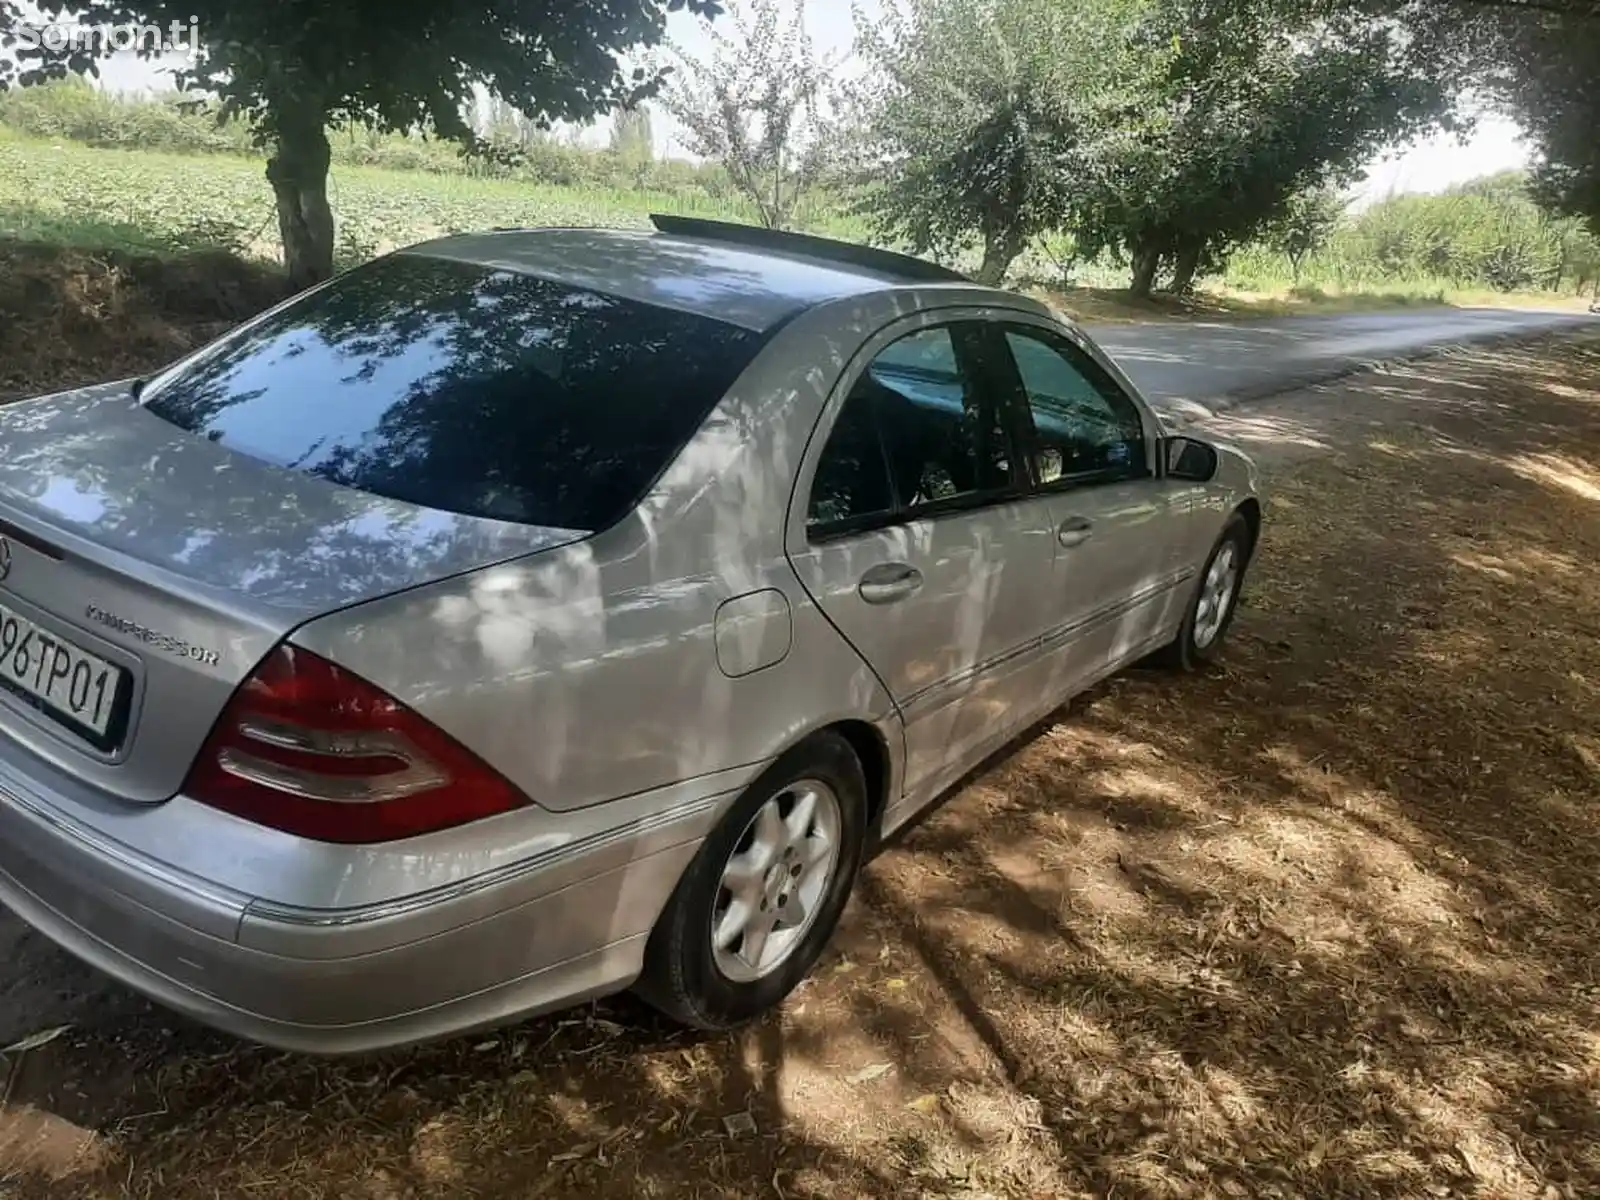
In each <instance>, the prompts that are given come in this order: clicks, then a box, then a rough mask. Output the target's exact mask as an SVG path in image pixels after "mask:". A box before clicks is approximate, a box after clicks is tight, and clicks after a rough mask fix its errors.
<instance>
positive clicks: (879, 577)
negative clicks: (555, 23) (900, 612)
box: [856, 562, 922, 604]
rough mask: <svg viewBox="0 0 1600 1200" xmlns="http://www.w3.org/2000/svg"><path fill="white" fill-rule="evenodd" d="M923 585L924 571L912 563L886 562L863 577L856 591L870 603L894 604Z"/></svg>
mask: <svg viewBox="0 0 1600 1200" xmlns="http://www.w3.org/2000/svg"><path fill="white" fill-rule="evenodd" d="M921 586H922V572H921V571H919V570H917V569H916V568H915V567H913V566H912V565H911V564H910V563H899V562H896V563H884V564H882V565H881V566H876V567H873V568H872V569H871V570H870V571H868V572H867V573H866V574H865V575H863V576H862V577H861V582H860V583H859V584H857V585H856V591H857V592H859V593H860V595H861V598H862V599H863V600H865V601H866V602H867V603H868V604H893V603H894V602H895V601H896V600H904V599H905V598H906V597H907V596H909V595H911V594H912V593H913V592H915V591H916V590H917V589H918V588H920V587H921Z"/></svg>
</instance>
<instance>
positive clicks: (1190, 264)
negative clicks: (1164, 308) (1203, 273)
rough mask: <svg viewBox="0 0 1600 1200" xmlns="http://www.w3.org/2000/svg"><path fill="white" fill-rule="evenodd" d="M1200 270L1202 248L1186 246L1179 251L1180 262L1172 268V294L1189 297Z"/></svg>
mask: <svg viewBox="0 0 1600 1200" xmlns="http://www.w3.org/2000/svg"><path fill="white" fill-rule="evenodd" d="M1199 270H1200V248H1199V247H1198V246H1185V247H1184V248H1183V249H1181V250H1179V251H1178V261H1177V263H1176V264H1174V266H1173V268H1172V292H1173V294H1174V295H1176V296H1187V295H1188V294H1189V293H1190V291H1192V290H1193V289H1194V277H1195V273H1196V272H1197V271H1199Z"/></svg>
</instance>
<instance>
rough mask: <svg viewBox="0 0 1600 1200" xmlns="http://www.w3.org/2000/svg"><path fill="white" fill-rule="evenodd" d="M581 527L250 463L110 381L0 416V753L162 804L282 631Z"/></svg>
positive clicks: (546, 543)
mask: <svg viewBox="0 0 1600 1200" xmlns="http://www.w3.org/2000/svg"><path fill="white" fill-rule="evenodd" d="M582 536H583V534H582V533H579V532H574V531H571V530H559V529H550V528H545V527H540V526H531V525H519V524H512V523H508V522H501V521H496V520H492V519H487V518H481V517H471V516H461V515H457V514H455V513H449V512H442V511H439V510H436V509H431V508H425V507H421V506H418V505H414V504H409V503H405V502H403V501H399V500H391V499H386V498H384V497H381V496H377V495H373V494H369V493H366V492H362V491H358V490H356V489H354V488H350V487H343V486H340V485H338V484H334V483H330V482H327V481H325V480H322V479H319V478H316V477H315V476H312V475H309V474H305V473H302V472H300V471H297V470H295V469H293V468H292V467H288V468H285V467H277V466H273V465H270V464H268V463H264V462H261V461H258V460H256V459H253V458H250V457H247V456H245V455H243V454H239V453H235V452H233V451H231V450H228V449H227V448H226V447H225V446H223V445H219V444H217V443H216V442H215V441H213V440H209V439H207V438H206V437H203V436H198V435H196V434H193V433H188V432H185V431H184V430H182V429H179V428H178V427H176V426H174V425H171V424H169V423H167V422H166V421H164V420H162V419H161V418H160V417H158V416H156V415H155V414H154V413H152V412H149V411H148V410H146V409H145V408H143V407H141V406H140V405H139V404H138V403H136V402H135V401H134V399H133V397H132V395H131V393H130V390H129V388H128V386H127V385H126V384H112V385H106V386H102V387H96V388H89V389H85V390H83V391H78V392H70V393H65V394H63V395H59V396H53V397H46V398H43V399H39V400H32V401H25V402H21V403H15V404H10V405H6V406H4V407H0V539H4V542H5V546H4V548H3V549H4V551H5V552H0V637H5V636H8V635H7V634H6V633H5V632H4V630H5V629H7V628H9V630H10V633H9V636H10V637H11V639H12V648H11V650H10V654H11V658H10V659H9V661H10V664H11V666H12V667H13V668H16V667H18V666H19V664H20V665H22V666H23V667H24V668H25V669H24V670H23V671H22V675H23V678H22V679H21V681H19V680H18V678H17V677H16V676H17V671H16V670H15V669H13V670H12V671H11V672H10V674H6V673H5V672H4V670H3V669H0V677H3V680H4V684H5V686H0V754H5V752H6V743H7V742H16V743H20V744H21V745H23V746H24V747H26V748H27V749H28V750H30V751H32V752H33V753H35V754H37V755H39V756H40V757H42V758H44V759H46V760H48V761H50V762H52V763H53V764H55V765H56V766H58V767H60V768H62V769H64V770H68V771H70V772H71V773H73V774H75V775H78V776H80V777H82V778H85V779H88V780H90V781H92V782H93V783H95V784H96V785H98V786H100V787H102V788H104V789H106V790H107V791H110V792H113V793H115V794H116V795H118V796H121V797H123V798H125V799H127V800H132V801H141V802H154V801H159V800H163V799H166V798H167V797H169V796H171V795H172V794H173V793H174V792H176V791H177V789H178V788H179V786H180V785H181V784H182V781H183V778H184V776H185V774H186V773H187V772H188V769H189V766H190V764H191V762H192V761H193V758H194V755H195V753H196V752H197V751H198V749H199V747H200V745H201V743H202V742H203V741H204V739H205V737H206V734H207V733H208V732H209V731H210V729H211V726H212V724H213V722H214V721H215V720H216V717H217V714H218V713H219V712H220V711H221V709H222V707H223V705H224V704H225V703H226V702H227V700H228V697H229V696H230V695H231V694H232V692H233V690H234V688H235V687H237V685H238V684H239V683H240V682H241V681H242V680H243V679H244V678H245V677H246V675H248V674H249V672H250V670H251V669H252V668H253V667H254V666H255V665H256V664H257V663H258V662H260V660H261V659H262V657H263V656H265V654H266V653H267V652H268V651H269V650H270V649H271V648H272V647H273V646H274V645H275V644H276V643H277V642H278V641H279V640H281V639H282V638H283V637H284V636H285V635H286V634H287V633H288V632H289V631H290V630H292V629H294V628H295V627H296V626H298V625H300V624H302V623H303V622H305V621H307V620H309V619H310V618H312V617H315V616H319V615H321V614H323V613H327V612H330V611H333V610H335V609H338V608H344V607H347V606H349V605H353V604H359V603H361V602H362V601H365V600H370V599H373V598H375V597H378V596H382V595H387V594H389V593H391V592H396V591H400V590H403V589H406V588H410V587H415V586H417V585H420V584H423V583H427V582H430V581H433V580H436V579H441V578H444V577H447V576H450V575H455V574H459V573H462V572H465V571H470V570H473V569H476V568H478V567H482V566H487V565H489V564H492V563H495V562H501V561H504V560H506V559H509V558H514V557H518V556H521V555H524V554H529V553H533V552H536V551H539V550H542V549H547V548H550V547H552V546H556V545H560V544H562V543H564V542H568V541H572V540H574V539H575V538H578V537H582ZM30 632H31V633H32V634H33V640H31V641H29V642H28V643H27V645H26V646H25V647H24V646H22V643H21V639H22V638H24V637H26V636H27V634H28V633H30ZM58 648H59V649H60V653H57V649H58ZM36 654H37V655H41V656H43V657H40V658H35V657H34V656H35V655H36ZM85 655H86V656H87V657H86V658H85V657H84V656H85ZM79 661H83V662H85V664H86V666H87V668H88V672H89V673H88V674H84V673H83V672H81V671H77V667H76V664H77V662H79ZM52 671H53V672H55V674H56V680H55V682H54V683H52V682H51V674H52ZM62 672H65V674H62ZM30 680H31V681H32V690H31V691H30V690H29V687H30V683H29V681H30ZM85 681H86V682H85ZM102 681H104V682H102ZM118 681H120V687H121V691H120V692H117V688H118V686H119V685H118ZM80 683H82V684H83V686H82V687H79V686H78V685H79V684H80ZM97 685H98V686H99V687H100V688H101V691H102V696H101V699H102V700H103V701H104V703H103V704H96V705H95V706H93V707H91V705H90V701H91V700H92V699H93V698H94V689H95V688H96V686H97ZM40 688H43V689H44V692H45V695H44V696H43V697H41V696H40V695H39V694H38V693H39V690H40ZM113 693H116V694H115V695H113ZM80 698H81V699H83V700H84V706H83V707H82V709H81V710H80V709H78V708H76V707H75V705H76V702H77V701H78V700H79V699H80ZM80 711H81V713H82V720H81V721H80V720H75V719H74V716H73V714H74V713H76V712H80ZM102 722H103V723H104V730H103V733H102V732H101V731H100V730H99V729H98V726H99V725H100V724H101V723H102Z"/></svg>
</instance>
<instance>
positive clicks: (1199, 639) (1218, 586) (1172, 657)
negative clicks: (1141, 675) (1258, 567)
mask: <svg viewBox="0 0 1600 1200" xmlns="http://www.w3.org/2000/svg"><path fill="white" fill-rule="evenodd" d="M1252 541H1253V539H1252V538H1251V536H1250V525H1249V523H1248V522H1247V521H1246V520H1245V519H1244V516H1243V515H1242V514H1241V513H1234V514H1233V516H1232V517H1230V518H1229V519H1228V523H1227V524H1226V525H1224V526H1223V527H1222V534H1221V536H1220V537H1218V538H1217V543H1216V545H1215V546H1213V547H1212V548H1211V553H1210V554H1209V555H1208V556H1207V557H1206V564H1205V566H1204V567H1202V568H1201V570H1200V579H1199V582H1198V583H1197V584H1196V585H1195V589H1194V595H1193V596H1192V597H1190V600H1189V607H1188V610H1187V611H1185V613H1184V614H1183V625H1182V626H1181V627H1180V628H1179V629H1178V636H1177V637H1176V638H1174V639H1173V640H1172V642H1171V643H1169V644H1168V645H1166V646H1164V647H1162V648H1161V650H1159V651H1158V652H1157V653H1156V658H1157V660H1158V661H1159V662H1160V663H1161V664H1162V665H1163V666H1167V667H1171V668H1173V669H1175V670H1179V671H1195V670H1199V669H1200V668H1201V667H1203V666H1204V665H1205V664H1207V663H1209V662H1211V661H1212V660H1213V659H1215V658H1216V656H1217V653H1218V652H1219V651H1220V650H1221V648H1222V643H1223V640H1224V639H1225V638H1226V637H1227V634H1228V627H1229V626H1231V625H1232V624H1233V614H1234V613H1235V611H1237V609H1238V607H1239V592H1240V590H1241V589H1242V588H1243V587H1244V572H1245V568H1246V567H1247V566H1248V565H1249V562H1250V550H1251V544H1252Z"/></svg>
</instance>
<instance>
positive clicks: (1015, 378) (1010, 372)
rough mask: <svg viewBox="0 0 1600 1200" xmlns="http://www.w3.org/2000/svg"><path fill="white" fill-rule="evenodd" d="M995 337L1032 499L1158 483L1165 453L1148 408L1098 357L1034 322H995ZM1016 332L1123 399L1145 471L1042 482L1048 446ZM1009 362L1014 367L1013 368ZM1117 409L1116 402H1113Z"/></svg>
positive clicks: (1101, 471) (1108, 470)
mask: <svg viewBox="0 0 1600 1200" xmlns="http://www.w3.org/2000/svg"><path fill="white" fill-rule="evenodd" d="M989 324H990V331H991V336H992V337H993V338H994V340H995V343H996V346H997V349H998V350H1000V351H1001V352H1002V354H1001V356H1000V358H999V359H998V361H999V362H1000V363H1001V364H1002V367H1001V369H1002V370H1003V371H1005V373H1006V375H1007V376H1008V379H1007V381H1006V386H1007V388H1008V389H1009V392H1010V395H1011V397H1012V407H1013V408H1014V410H1015V419H1016V420H1017V422H1018V423H1019V425H1020V429H1021V436H1022V438H1023V444H1024V445H1025V446H1026V447H1027V453H1026V454H1024V456H1023V466H1024V469H1025V471H1026V474H1027V476H1028V481H1029V484H1028V487H1029V493H1030V494H1031V495H1038V496H1051V495H1057V494H1059V493H1063V492H1074V491H1080V490H1083V489H1086V488H1093V487H1107V486H1110V485H1113V484H1118V483H1137V482H1139V481H1141V480H1154V479H1157V478H1159V477H1160V471H1159V459H1160V454H1159V452H1158V448H1157V447H1156V443H1157V442H1158V441H1159V438H1153V437H1152V436H1151V429H1150V421H1149V419H1148V416H1147V414H1146V411H1145V407H1144V405H1142V404H1140V403H1139V402H1138V401H1137V400H1136V399H1135V398H1134V397H1133V396H1132V395H1130V394H1129V392H1128V391H1127V389H1125V388H1124V387H1123V386H1122V385H1121V384H1120V383H1118V382H1117V380H1116V378H1115V377H1114V376H1113V375H1112V374H1111V372H1110V371H1108V370H1106V368H1105V367H1104V366H1102V365H1101V364H1100V363H1099V362H1098V361H1096V359H1095V357H1094V356H1093V355H1092V354H1090V353H1089V352H1088V351H1087V350H1085V349H1084V348H1083V347H1082V346H1080V345H1078V343H1077V342H1075V341H1074V340H1073V339H1072V338H1070V337H1068V336H1067V334H1066V333H1065V332H1063V331H1062V330H1059V329H1056V328H1053V327H1052V326H1049V325H1043V324H1033V323H1030V322H1027V321H1022V320H1017V319H1016V318H1015V317H1010V316H999V317H996V318H995V319H994V320H993V321H991V322H990V323H989ZM1012 331H1016V332H1017V333H1018V334H1019V335H1020V336H1023V337H1028V338H1031V339H1032V340H1033V341H1036V342H1039V343H1041V344H1042V345H1044V346H1045V347H1046V348H1047V349H1050V350H1052V351H1054V352H1055V353H1057V354H1059V355H1060V356H1061V357H1062V358H1063V359H1065V360H1066V361H1067V363H1068V364H1069V365H1070V366H1072V367H1073V368H1074V369H1075V370H1078V371H1079V372H1080V373H1081V374H1082V375H1083V376H1084V377H1085V378H1086V379H1087V380H1088V381H1089V383H1090V384H1091V385H1092V386H1094V388H1095V390H1096V391H1098V392H1099V393H1100V394H1101V395H1102V396H1106V395H1107V393H1108V392H1109V393H1110V396H1112V397H1115V398H1116V399H1120V400H1121V401H1122V402H1123V403H1124V404H1126V405H1127V406H1128V407H1129V408H1130V409H1131V410H1132V411H1133V415H1134V416H1135V417H1137V418H1138V420H1139V440H1140V442H1141V444H1142V446H1143V458H1144V463H1143V465H1142V466H1140V467H1137V468H1135V467H1132V466H1129V467H1126V468H1119V467H1101V468H1097V469H1095V470H1092V471H1077V472H1074V473H1072V474H1070V475H1062V476H1061V477H1060V478H1058V479H1052V480H1050V481H1049V482H1044V481H1043V480H1040V479H1039V478H1038V454H1039V452H1040V451H1041V450H1042V448H1043V446H1042V443H1041V441H1040V438H1039V429H1038V425H1037V423H1036V422H1035V421H1034V419H1033V403H1032V400H1031V398H1030V397H1029V394H1028V386H1027V383H1026V381H1025V380H1024V378H1023V375H1022V366H1021V364H1020V363H1018V362H1017V358H1016V354H1015V353H1014V352H1013V351H1012V349H1011V345H1010V343H1009V342H1008V341H1007V340H1006V334H1007V333H1009V332H1012ZM1004 364H1009V368H1007V367H1005V366H1004ZM1110 403H1112V405H1113V407H1115V400H1112V401H1110Z"/></svg>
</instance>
